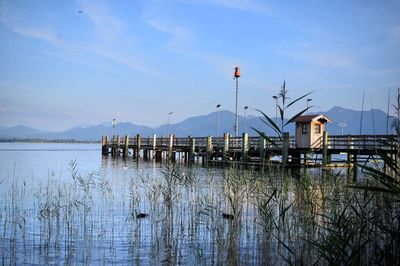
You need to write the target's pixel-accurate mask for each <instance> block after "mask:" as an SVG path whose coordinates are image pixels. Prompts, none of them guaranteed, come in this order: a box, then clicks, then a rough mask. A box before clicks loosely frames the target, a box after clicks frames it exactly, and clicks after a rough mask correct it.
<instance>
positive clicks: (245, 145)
mask: <svg viewBox="0 0 400 266" xmlns="http://www.w3.org/2000/svg"><path fill="white" fill-rule="evenodd" d="M248 153H249V134H248V133H243V135H242V161H247V155H248Z"/></svg>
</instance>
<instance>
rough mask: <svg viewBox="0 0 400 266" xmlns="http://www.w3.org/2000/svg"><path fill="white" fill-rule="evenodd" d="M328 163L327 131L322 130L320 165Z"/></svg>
mask: <svg viewBox="0 0 400 266" xmlns="http://www.w3.org/2000/svg"><path fill="white" fill-rule="evenodd" d="M327 163H328V132H326V131H324V132H323V135H322V166H324V167H325V166H326V165H327Z"/></svg>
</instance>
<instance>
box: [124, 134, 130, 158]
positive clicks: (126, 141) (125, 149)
mask: <svg viewBox="0 0 400 266" xmlns="http://www.w3.org/2000/svg"><path fill="white" fill-rule="evenodd" d="M128 149H129V135H128V134H126V135H125V146H124V153H123V156H124V157H128Z"/></svg>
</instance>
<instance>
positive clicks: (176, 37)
mask: <svg viewBox="0 0 400 266" xmlns="http://www.w3.org/2000/svg"><path fill="white" fill-rule="evenodd" d="M143 21H144V22H145V23H147V24H148V25H149V26H151V27H152V28H153V29H155V30H158V31H160V32H163V33H166V34H168V35H169V36H170V41H169V43H168V44H167V46H168V47H169V48H172V49H182V48H183V47H184V46H185V45H188V44H190V43H191V42H193V41H194V40H195V34H194V32H193V31H192V30H191V29H189V28H187V27H184V26H181V25H177V24H174V23H170V22H165V21H160V20H157V19H155V18H150V17H144V18H143Z"/></svg>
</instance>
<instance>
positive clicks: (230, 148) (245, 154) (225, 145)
mask: <svg viewBox="0 0 400 266" xmlns="http://www.w3.org/2000/svg"><path fill="white" fill-rule="evenodd" d="M397 141H398V140H397V136H396V135H341V136H329V135H328V134H327V133H326V132H324V134H323V136H322V137H321V138H319V139H318V140H317V141H316V142H315V143H313V144H312V145H311V146H312V148H297V147H296V141H295V138H294V137H289V135H288V134H287V133H285V134H284V136H283V137H282V138H279V137H269V140H267V139H265V138H263V137H249V136H248V134H243V136H242V137H236V138H235V137H230V135H229V134H227V133H225V134H224V137H218V138H215V137H211V136H208V137H184V138H176V137H174V135H170V136H169V137H167V138H166V137H156V136H155V135H154V136H150V137H145V138H143V137H141V136H140V135H136V136H135V137H129V136H128V135H126V136H123V137H121V136H113V137H112V138H111V139H110V138H109V137H108V136H103V138H102V153H103V155H108V154H112V155H113V156H129V154H133V157H134V158H140V156H143V158H144V159H156V160H162V159H163V158H165V159H167V160H175V159H176V155H177V154H179V158H183V160H184V161H185V162H193V161H194V160H195V159H196V158H202V160H203V161H205V160H206V161H210V160H226V159H228V160H235V161H259V162H266V161H268V160H271V158H272V157H274V156H280V157H281V161H282V162H292V163H295V164H301V163H307V159H308V158H309V156H307V155H309V154H314V155H321V156H320V157H321V164H322V165H327V164H330V163H332V160H331V158H332V155H338V154H342V155H343V154H346V155H347V159H346V162H347V163H348V164H353V163H356V162H357V158H362V157H365V156H368V157H371V156H376V155H379V154H380V153H382V152H384V153H385V154H387V155H389V156H392V158H394V159H396V160H397V159H398V158H397V155H398V146H397V143H398V142H397Z"/></svg>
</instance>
